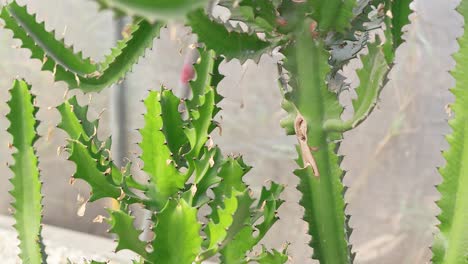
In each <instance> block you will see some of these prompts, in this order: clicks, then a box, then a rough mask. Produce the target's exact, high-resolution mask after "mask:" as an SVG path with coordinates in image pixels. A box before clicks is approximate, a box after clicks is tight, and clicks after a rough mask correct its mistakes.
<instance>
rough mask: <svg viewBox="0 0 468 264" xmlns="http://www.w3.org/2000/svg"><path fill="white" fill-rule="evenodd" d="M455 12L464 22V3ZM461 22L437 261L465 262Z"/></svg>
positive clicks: (466, 43)
mask: <svg viewBox="0 0 468 264" xmlns="http://www.w3.org/2000/svg"><path fill="white" fill-rule="evenodd" d="M458 12H459V13H460V14H461V15H462V16H463V18H464V19H465V22H466V21H468V20H467V18H468V2H467V1H461V3H460V6H459V7H458ZM467 30H468V29H467V27H466V25H465V30H464V33H463V36H462V37H460V39H459V41H458V43H459V46H460V50H459V51H458V53H457V54H456V55H455V56H454V58H455V61H456V63H457V64H456V68H455V69H454V70H453V71H452V76H453V77H454V78H455V81H456V86H455V88H453V89H452V93H453V94H454V95H455V102H454V103H453V104H452V105H451V110H452V111H453V112H454V114H455V118H454V119H452V120H450V122H449V124H450V126H451V128H452V130H453V131H452V134H451V135H449V136H447V141H448V143H449V145H450V148H449V149H448V150H447V151H445V152H444V153H443V156H444V157H445V159H446V161H447V164H446V165H445V167H443V168H441V169H440V174H441V175H442V179H443V182H442V183H441V184H440V185H439V186H438V190H439V192H440V194H441V199H440V200H439V201H438V203H437V205H438V206H439V207H440V209H441V213H440V214H439V216H438V219H439V221H440V224H439V226H438V233H437V234H436V237H435V241H434V244H433V246H432V252H433V258H432V262H433V263H435V264H439V263H444V264H448V263H468V232H467V228H468V222H467V221H466V217H467V212H468V175H467V173H466V172H465V171H464V167H465V164H466V162H467V156H466V147H465V146H466V145H465V142H466V136H467V135H468V131H466V124H467V122H468V116H467V109H466V100H467V92H468V90H467V88H466V85H467V80H466V71H467V70H468V65H466V62H465V61H466V59H465V58H466V54H468V32H467Z"/></svg>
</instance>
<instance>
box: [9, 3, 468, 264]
mask: <svg viewBox="0 0 468 264" xmlns="http://www.w3.org/2000/svg"><path fill="white" fill-rule="evenodd" d="M19 2H21V3H28V5H29V6H30V11H32V12H35V13H38V17H39V19H40V20H46V22H47V23H46V24H47V27H48V28H49V29H56V30H57V32H59V34H60V33H61V32H64V31H66V33H65V39H66V42H67V43H73V44H74V46H75V48H76V49H77V50H83V51H84V54H86V55H89V56H91V57H92V58H93V59H95V60H96V61H97V60H100V59H102V58H103V56H104V54H106V53H107V52H108V51H109V49H110V48H111V47H112V46H113V45H114V43H115V40H114V36H115V23H114V22H113V20H112V14H111V13H109V12H104V13H100V14H99V13H98V12H97V8H96V5H95V4H94V3H93V2H92V1H78V0H21V1H19ZM457 2H458V1H454V0H449V1H437V0H424V1H423V0H417V1H416V2H415V3H414V8H415V9H416V10H417V13H416V14H414V15H412V21H413V24H412V25H411V26H410V27H409V28H408V29H409V33H408V34H406V39H407V42H406V43H405V44H404V45H403V47H402V48H401V49H400V50H399V51H398V54H397V57H398V58H397V64H396V66H395V68H394V69H393V72H392V74H391V75H390V78H391V81H390V83H389V84H388V85H387V86H386V87H385V90H384V91H383V93H382V97H381V100H380V102H379V104H378V107H377V109H376V110H375V111H374V113H373V115H372V116H371V117H370V118H369V119H368V120H367V121H366V122H365V123H364V124H363V125H362V126H360V127H359V128H357V129H355V130H353V131H352V132H349V133H347V134H346V135H345V139H344V141H343V144H342V148H341V150H340V153H341V154H343V155H345V159H344V162H343V167H344V168H345V169H346V170H347V171H348V173H347V176H346V178H345V183H346V184H347V185H349V186H350V189H349V191H348V193H347V195H346V199H347V201H348V202H349V203H350V205H349V206H348V209H347V212H348V213H350V214H351V215H353V217H352V220H351V225H352V226H353V227H354V228H355V231H354V233H353V235H352V242H353V244H354V248H355V249H356V250H357V252H358V256H357V261H356V263H381V264H386V263H388V264H394V263H402V264H404V263H409V264H410V263H411V264H413V263H426V262H427V261H428V260H429V259H430V251H429V249H428V247H429V245H430V243H431V239H432V238H431V236H432V232H433V231H434V228H433V226H434V224H435V223H436V218H435V214H436V213H437V212H438V209H437V207H436V206H435V205H434V201H435V200H437V199H438V197H439V195H438V193H437V192H436V190H435V188H434V185H436V184H437V183H439V182H440V181H441V179H440V176H439V175H438V173H437V171H436V167H437V166H441V165H443V164H444V161H443V159H442V158H441V155H440V150H441V149H444V148H446V143H445V140H444V137H443V134H445V133H448V132H449V128H448V125H447V123H446V121H447V119H448V118H449V117H448V114H447V113H446V111H445V106H446V105H447V104H448V103H450V102H452V101H453V98H452V96H451V95H450V94H449V92H448V89H449V88H450V87H452V86H453V85H454V81H453V79H452V78H451V77H450V76H449V74H448V71H449V70H450V69H451V68H452V67H453V65H454V63H453V59H451V57H450V54H451V53H453V52H454V51H456V49H457V44H456V37H457V36H459V35H460V34H461V23H462V19H461V18H460V17H459V16H458V15H456V14H455V13H454V11H453V9H454V6H455V5H456V3H457ZM65 28H66V30H65ZM192 39H193V38H192V37H191V36H190V35H189V34H187V32H186V31H184V30H183V29H182V28H181V27H179V26H176V25H171V26H170V27H169V30H164V31H163V34H162V39H161V40H157V41H155V49H153V50H152V51H149V52H147V56H146V57H145V58H144V59H142V60H141V62H140V63H139V64H138V65H136V66H135V67H134V71H133V73H132V74H130V75H129V76H128V88H127V89H128V90H129V91H128V95H129V97H128V104H129V113H130V119H129V121H128V124H127V129H128V133H129V138H128V142H129V144H130V145H129V153H128V154H127V156H128V157H129V158H132V159H134V158H135V156H136V154H137V153H139V152H140V150H139V148H138V146H137V145H136V144H135V143H136V142H138V141H139V139H140V136H139V134H138V132H137V131H135V129H136V128H140V127H142V125H143V118H142V116H141V115H140V114H141V113H143V112H144V110H143V107H142V104H141V102H140V100H141V99H143V98H144V97H145V95H146V94H147V90H148V89H158V88H159V87H160V85H161V84H165V85H166V86H168V87H178V75H179V71H180V69H181V67H182V63H183V60H184V58H183V54H182V55H181V54H180V53H181V52H182V53H184V52H185V51H186V49H187V47H188V45H189V44H190V43H191V40H192ZM18 45H19V42H18V41H15V40H12V34H11V32H9V31H7V30H0V59H1V61H0V116H1V117H0V127H1V128H2V129H0V146H4V147H3V148H0V175H2V177H0V212H1V213H4V214H7V213H8V207H9V205H8V203H9V198H8V195H7V190H9V189H10V187H11V186H10V185H9V183H8V181H7V178H8V177H10V176H11V173H10V171H9V170H8V169H7V166H6V162H11V158H10V154H11V150H9V149H8V147H7V145H8V142H10V141H11V137H10V136H9V135H8V134H7V133H6V132H5V128H6V127H7V126H8V121H7V120H6V119H5V118H4V115H5V114H6V113H7V111H8V110H7V109H6V104H5V102H6V100H8V98H9V95H8V93H7V89H8V88H9V87H10V84H11V80H12V78H14V77H15V76H21V77H25V78H26V79H27V80H28V81H29V82H31V83H32V84H33V91H34V92H35V93H36V94H37V95H38V97H37V101H38V104H39V106H41V107H42V108H41V111H40V112H39V114H38V116H39V119H41V121H42V123H41V125H40V127H39V133H40V134H41V135H43V137H42V138H41V139H40V140H39V142H38V144H37V148H38V153H39V155H40V166H41V168H42V175H43V178H44V181H45V184H44V192H45V195H46V196H45V206H46V208H45V221H46V223H49V224H53V225H58V226H63V227H66V228H70V229H75V230H80V231H84V232H90V233H96V234H105V229H106V226H105V225H104V224H97V223H92V219H93V218H94V217H96V215H98V214H104V211H103V210H102V206H103V205H107V206H108V204H106V202H103V203H101V204H94V205H88V208H87V211H86V214H85V216H84V217H77V216H76V212H77V210H78V208H79V203H78V202H77V196H78V194H80V195H82V196H85V197H86V195H87V193H88V189H87V188H86V186H85V185H84V184H81V183H79V182H76V183H75V184H74V186H70V184H69V183H68V180H69V177H70V175H71V174H72V173H73V171H74V166H73V165H72V164H71V163H70V162H68V161H66V155H64V154H62V155H60V156H57V151H56V150H57V147H58V146H60V145H64V144H65V135H64V133H63V132H62V131H59V130H58V129H56V128H55V125H56V124H57V123H58V121H59V115H58V113H57V111H55V110H54V109H52V110H48V107H53V106H56V105H58V104H60V102H61V101H62V99H63V96H64V94H65V92H66V85H65V84H63V83H54V82H53V79H52V76H51V74H50V73H48V72H40V66H41V64H40V62H39V61H31V60H29V59H28V56H29V52H28V51H26V50H22V49H15V48H14V46H18ZM274 62H275V59H273V58H271V57H268V56H264V57H263V58H262V60H261V62H260V64H259V65H255V64H254V63H247V64H245V65H244V66H240V65H239V63H238V62H230V63H227V64H223V65H222V67H221V71H222V72H223V73H224V74H225V75H226V79H225V80H224V81H223V82H222V83H221V87H220V92H221V94H223V95H224V96H225V97H226V99H225V100H224V101H223V102H222V105H221V106H222V108H223V109H224V111H223V112H222V113H221V114H220V115H221V116H222V118H219V121H220V123H221V126H222V128H223V133H222V135H217V136H216V137H215V141H216V143H218V144H219V145H220V146H221V147H222V148H223V149H224V153H225V154H229V153H242V154H243V155H244V157H245V160H246V161H247V162H248V163H249V164H251V165H253V166H254V169H253V170H252V171H251V173H250V174H249V177H248V182H249V184H251V185H252V187H253V188H254V190H256V191H258V190H259V189H260V187H261V185H262V184H264V183H265V181H267V180H268V179H273V180H275V181H278V182H281V183H284V184H287V186H288V187H287V190H286V192H285V194H284V196H283V198H284V199H285V200H286V203H285V204H284V205H283V207H282V209H281V210H280V217H281V220H280V221H279V222H278V224H277V225H276V226H275V227H274V228H273V230H272V231H271V232H270V234H269V235H268V236H267V238H266V239H265V243H266V244H267V245H271V246H281V245H282V244H283V243H284V242H285V241H288V242H290V243H291V246H290V252H291V255H292V259H291V263H315V262H313V261H311V260H309V256H310V255H311V253H312V251H311V250H310V249H309V248H308V247H307V245H306V244H307V242H308V240H309V239H310V237H309V236H307V235H305V232H306V224H305V223H304V222H303V221H302V220H301V217H302V213H303V210H302V209H301V208H300V206H298V205H297V202H298V200H299V197H300V195H299V193H298V191H296V189H295V186H296V184H297V183H298V180H297V179H296V177H295V176H294V175H292V173H291V171H292V170H293V169H294V168H295V166H294V163H293V161H292V159H293V158H294V157H295V154H294V149H293V144H294V143H295V140H294V138H288V137H286V136H285V135H284V133H283V131H282V129H281V128H280V127H279V125H278V122H279V120H280V119H281V117H282V116H284V113H283V111H282V110H281V109H280V107H279V104H280V101H281V96H280V94H279V90H278V87H277V83H276V78H277V73H276V66H275V63H274ZM352 67H356V65H351V66H350V69H348V70H347V72H348V73H349V76H350V79H351V80H353V79H356V78H355V76H354V75H353V72H352V71H351V68H352ZM356 84H357V83H356V81H354V82H353V85H354V86H355V85H356ZM114 89H115V88H114ZM110 92H111V89H107V90H105V91H104V92H102V93H100V94H93V96H92V99H91V113H90V116H92V117H96V116H97V115H98V114H99V113H100V112H101V110H102V109H103V108H107V109H111V107H110V105H109V104H110V98H111V94H110ZM73 94H77V95H79V96H80V99H81V102H87V101H89V98H88V96H83V95H82V94H81V93H80V92H75V91H72V92H70V93H68V96H71V95H73ZM350 96H351V97H352V96H354V95H353V93H352V92H350V93H349V94H347V95H344V96H343V98H342V99H343V102H344V103H346V104H349V97H350ZM110 116H111V113H110V112H109V110H107V111H105V112H104V113H103V122H102V131H101V132H102V135H108V134H109V133H110V132H109V129H110V127H111V126H110V124H109V120H110ZM107 203H108V202H107Z"/></svg>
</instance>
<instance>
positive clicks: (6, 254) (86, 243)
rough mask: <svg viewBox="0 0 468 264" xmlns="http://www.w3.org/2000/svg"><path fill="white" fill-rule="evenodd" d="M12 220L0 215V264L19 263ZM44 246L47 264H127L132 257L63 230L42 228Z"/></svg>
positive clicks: (108, 242) (111, 244)
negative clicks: (88, 262)
mask: <svg viewBox="0 0 468 264" xmlns="http://www.w3.org/2000/svg"><path fill="white" fill-rule="evenodd" d="M13 222H14V221H13V219H12V218H10V217H5V216H0V256H1V263H2V264H16V263H21V261H20V260H19V259H18V257H17V255H18V246H17V245H18V240H17V238H16V232H15V230H14V229H13V228H12V227H11V226H12V224H13ZM43 236H44V243H45V244H46V251H47V254H48V263H49V264H62V263H63V264H66V263H67V259H70V260H71V261H72V263H84V260H85V259H88V260H91V259H93V260H99V261H105V260H110V263H114V264H117V263H130V260H131V259H132V258H133V257H134V256H135V255H133V254H131V253H130V252H128V251H127V252H119V253H113V251H114V249H115V243H114V242H113V241H112V240H109V239H106V238H102V237H97V236H91V235H88V234H84V233H80V232H75V231H70V230H66V229H62V228H57V227H52V226H44V231H43Z"/></svg>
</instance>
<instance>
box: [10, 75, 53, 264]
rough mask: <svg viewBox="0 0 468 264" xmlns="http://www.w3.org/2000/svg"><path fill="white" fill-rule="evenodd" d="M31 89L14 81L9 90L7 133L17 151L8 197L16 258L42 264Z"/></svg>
mask: <svg viewBox="0 0 468 264" xmlns="http://www.w3.org/2000/svg"><path fill="white" fill-rule="evenodd" d="M30 90H31V86H29V85H28V84H27V83H26V82H24V81H21V80H15V81H14V83H13V88H12V89H11V90H10V93H11V99H10V101H9V102H8V106H9V108H10V113H9V114H8V115H7V118H8V120H9V121H10V127H9V128H8V132H9V133H10V134H11V135H12V136H13V144H12V147H14V148H16V149H17V152H16V153H14V154H13V158H14V160H15V163H14V164H13V165H11V166H10V169H11V171H12V172H13V174H14V176H13V178H12V179H11V183H12V185H13V189H12V190H11V191H10V194H11V195H12V196H13V198H14V199H15V201H14V202H13V203H12V207H13V208H14V210H15V211H14V213H13V216H14V218H15V221H16V223H15V225H14V227H15V229H16V231H17V232H18V238H19V240H20V245H19V247H20V254H19V257H20V258H21V260H22V261H23V263H31V264H45V263H47V260H46V259H47V255H46V253H45V249H44V244H43V242H42V235H41V232H42V224H41V220H42V194H41V188H42V183H41V181H40V178H39V177H40V176H39V168H38V165H37V164H38V161H37V157H36V153H35V150H34V147H33V145H34V142H35V141H36V140H37V139H38V135H37V133H36V128H37V126H38V125H39V122H38V121H36V117H35V115H36V113H37V111H38V108H36V107H35V106H34V96H33V95H31V93H30Z"/></svg>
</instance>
